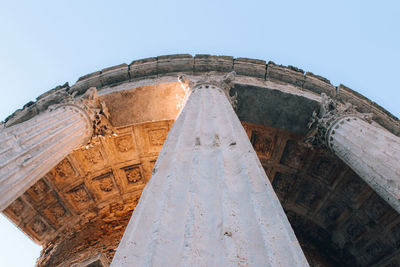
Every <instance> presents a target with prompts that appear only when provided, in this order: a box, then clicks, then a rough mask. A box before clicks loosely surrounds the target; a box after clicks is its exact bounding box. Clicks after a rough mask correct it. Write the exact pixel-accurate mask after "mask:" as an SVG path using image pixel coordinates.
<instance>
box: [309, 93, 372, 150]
mask: <svg viewBox="0 0 400 267" xmlns="http://www.w3.org/2000/svg"><path fill="white" fill-rule="evenodd" d="M321 99H322V101H321V106H320V110H319V112H317V111H314V112H313V114H312V115H311V119H310V121H309V123H308V124H307V127H308V129H310V130H309V132H308V133H307V135H306V137H305V140H304V141H305V143H306V145H307V146H308V147H311V148H312V147H317V146H320V147H324V148H331V147H330V134H331V130H332V127H333V126H334V125H336V124H337V123H338V122H339V121H345V120H348V119H349V118H359V119H363V120H365V121H367V122H368V123H371V122H372V113H360V112H358V111H357V107H356V106H354V105H352V104H351V103H348V102H345V103H344V104H342V103H340V102H338V101H337V100H335V99H332V98H330V97H328V96H327V95H326V94H325V93H322V94H321Z"/></svg>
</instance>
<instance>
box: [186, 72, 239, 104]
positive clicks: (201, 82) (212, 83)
mask: <svg viewBox="0 0 400 267" xmlns="http://www.w3.org/2000/svg"><path fill="white" fill-rule="evenodd" d="M235 76H236V73H235V72H234V71H232V72H229V73H228V74H226V75H224V76H220V75H217V73H216V72H213V71H211V72H207V73H206V74H204V75H203V76H201V77H200V78H199V79H197V80H195V81H192V80H190V79H188V78H187V77H186V76H185V75H183V74H179V75H178V81H179V82H180V83H181V86H182V88H183V90H184V91H185V92H189V91H193V90H196V89H199V88H201V87H202V86H204V87H205V88H208V87H211V88H213V87H215V88H216V89H219V90H221V91H222V92H223V93H225V95H226V97H227V98H228V100H229V102H230V103H231V104H232V106H233V107H234V108H236V106H237V93H235V94H234V95H233V96H231V95H230V90H231V89H232V88H233V87H234V85H235V84H234V82H233V81H234V80H235Z"/></svg>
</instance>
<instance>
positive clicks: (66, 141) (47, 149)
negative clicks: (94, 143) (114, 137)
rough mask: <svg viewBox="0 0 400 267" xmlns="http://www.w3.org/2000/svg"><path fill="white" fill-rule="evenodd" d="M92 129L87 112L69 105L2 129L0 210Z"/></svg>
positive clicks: (40, 176)
mask: <svg viewBox="0 0 400 267" xmlns="http://www.w3.org/2000/svg"><path fill="white" fill-rule="evenodd" d="M91 128H92V123H91V121H90V119H89V117H88V115H87V114H86V113H85V112H84V111H83V110H82V109H80V108H78V107H76V106H71V105H70V106H63V107H60V108H58V109H56V110H54V111H50V112H46V113H43V114H40V115H38V116H35V117H34V118H33V119H30V120H28V121H25V122H23V123H20V124H17V125H14V126H12V127H9V128H5V129H2V130H1V131H0V144H1V146H0V147H1V150H0V177H1V180H0V196H1V197H0V210H4V209H5V208H6V207H7V206H8V205H9V204H11V203H12V202H13V201H14V200H15V199H16V198H18V197H19V196H20V195H22V193H23V192H25V191H26V190H27V189H28V188H29V187H30V186H32V185H33V184H34V183H35V182H36V181H38V180H39V179H40V178H42V177H43V176H44V175H45V174H46V173H47V172H48V171H49V170H50V169H51V168H53V167H54V166H55V165H56V164H57V163H58V162H59V161H61V160H62V159H63V158H65V157H66V156H67V155H68V154H69V153H70V152H71V151H72V150H73V149H75V148H77V147H78V146H80V145H83V144H84V143H85V142H87V141H88V138H89V137H90V136H91V134H92V129H91ZM37 224H38V225H39V226H40V227H41V228H43V227H42V226H41V225H40V223H37ZM39 226H38V227H39ZM32 231H34V232H35V229H34V228H32Z"/></svg>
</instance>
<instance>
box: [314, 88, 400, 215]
mask: <svg viewBox="0 0 400 267" xmlns="http://www.w3.org/2000/svg"><path fill="white" fill-rule="evenodd" d="M322 99H323V103H322V106H321V111H320V116H319V117H317V116H316V114H314V121H315V122H317V128H316V130H317V131H318V136H319V140H320V142H321V143H322V144H323V145H325V146H327V147H328V148H329V149H331V150H332V151H333V152H334V153H335V154H336V155H337V156H338V157H339V158H340V159H342V160H343V161H344V162H345V163H346V164H347V165H348V166H349V167H350V168H352V169H353V171H354V172H356V173H357V174H358V175H359V176H360V177H361V178H362V179H363V180H364V181H365V182H366V183H368V184H369V185H370V186H371V188H372V189H374V190H375V191H376V193H378V194H379V195H380V196H381V197H382V198H383V199H385V200H386V201H387V202H388V203H389V204H390V205H391V206H392V207H393V208H394V209H395V210H397V211H398V212H399V213H400V138H399V137H398V136H395V135H393V134H392V133H390V132H389V131H387V130H386V129H384V128H382V127H380V126H379V125H377V124H376V123H374V124H372V123H371V122H372V121H371V114H361V113H358V112H356V111H355V110H354V108H353V107H351V106H349V105H348V106H346V107H340V106H339V104H338V103H336V102H334V101H333V100H332V99H329V98H328V97H327V96H326V95H323V96H322Z"/></svg>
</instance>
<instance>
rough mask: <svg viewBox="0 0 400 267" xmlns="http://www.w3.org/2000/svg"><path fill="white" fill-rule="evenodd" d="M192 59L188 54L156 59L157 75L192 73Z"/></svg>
mask: <svg viewBox="0 0 400 267" xmlns="http://www.w3.org/2000/svg"><path fill="white" fill-rule="evenodd" d="M193 65H194V58H193V57H192V56H191V55H189V54H177V55H168V56H159V57H157V73H158V74H163V73H178V72H189V73H191V72H193Z"/></svg>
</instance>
